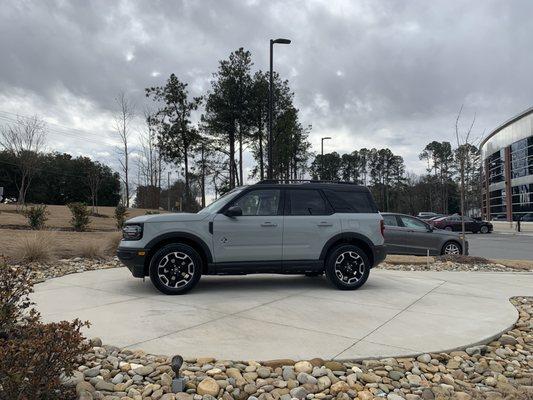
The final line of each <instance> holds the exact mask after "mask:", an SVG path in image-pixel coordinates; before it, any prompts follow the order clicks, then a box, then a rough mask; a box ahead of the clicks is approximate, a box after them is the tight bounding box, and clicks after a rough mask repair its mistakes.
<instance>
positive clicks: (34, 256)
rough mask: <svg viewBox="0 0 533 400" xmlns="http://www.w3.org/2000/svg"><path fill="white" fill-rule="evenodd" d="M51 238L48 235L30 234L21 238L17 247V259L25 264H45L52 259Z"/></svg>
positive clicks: (42, 233) (43, 233)
mask: <svg viewBox="0 0 533 400" xmlns="http://www.w3.org/2000/svg"><path fill="white" fill-rule="evenodd" d="M52 249H53V238H52V235H50V234H49V233H47V232H46V233H45V232H41V233H37V232H35V233H31V234H28V235H25V236H23V237H22V239H21V240H20V241H19V243H18V246H17V254H18V256H17V258H18V259H20V260H21V261H26V262H46V261H50V260H51V259H52V257H53V252H52Z"/></svg>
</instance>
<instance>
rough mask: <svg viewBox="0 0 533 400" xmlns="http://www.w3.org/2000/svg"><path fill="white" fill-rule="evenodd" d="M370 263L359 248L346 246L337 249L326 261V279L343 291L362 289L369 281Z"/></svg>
mask: <svg viewBox="0 0 533 400" xmlns="http://www.w3.org/2000/svg"><path fill="white" fill-rule="evenodd" d="M369 273H370V261H369V260H368V257H367V255H366V254H365V252H364V251H363V250H361V249H360V248H359V247H357V246H354V245H351V244H345V245H340V246H338V247H337V248H335V249H334V250H333V251H332V252H331V253H330V254H329V256H328V258H327V260H326V278H327V279H328V280H329V281H330V282H331V283H332V284H333V285H335V286H336V287H337V288H338V289H341V290H355V289H358V288H360V287H361V286H362V285H363V284H364V283H365V282H366V280H367V279H368V275H369Z"/></svg>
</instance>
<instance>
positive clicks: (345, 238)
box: [320, 232, 375, 263]
mask: <svg viewBox="0 0 533 400" xmlns="http://www.w3.org/2000/svg"><path fill="white" fill-rule="evenodd" d="M351 240H358V241H361V242H363V243H364V244H365V245H366V246H367V247H368V249H369V250H370V254H369V257H371V258H372V259H371V260H370V262H371V263H373V262H374V260H373V259H374V247H375V245H374V243H372V241H371V240H370V239H369V238H367V237H366V236H365V235H362V234H360V233H357V232H342V233H339V234H337V235H335V236H333V237H331V238H330V239H329V240H328V241H327V242H326V244H325V245H324V247H323V248H322V252H321V253H320V260H325V259H326V255H327V254H328V252H329V250H331V248H332V247H333V246H334V244H335V243H337V242H349V241H351Z"/></svg>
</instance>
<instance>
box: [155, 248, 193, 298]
mask: <svg viewBox="0 0 533 400" xmlns="http://www.w3.org/2000/svg"><path fill="white" fill-rule="evenodd" d="M201 274H202V258H201V257H200V255H199V254H198V253H197V252H196V250H194V249H193V248H192V247H190V246H187V245H186V244H181V243H174V244H168V245H166V246H164V247H162V248H161V249H159V250H158V251H157V252H156V253H155V254H154V256H153V257H152V259H151V261H150V280H151V281H152V283H153V285H154V286H155V287H156V288H157V289H158V290H159V291H160V292H162V293H164V294H184V293H187V292H188V291H189V290H191V289H192V288H193V287H194V286H196V284H197V283H198V281H199V280H200V275H201Z"/></svg>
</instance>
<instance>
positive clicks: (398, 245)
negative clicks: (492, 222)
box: [381, 213, 468, 256]
mask: <svg viewBox="0 0 533 400" xmlns="http://www.w3.org/2000/svg"><path fill="white" fill-rule="evenodd" d="M381 215H382V216H383V222H384V223H385V232H384V234H385V245H386V246H387V254H407V255H415V256H417V255H426V254H427V252H428V250H429V254H430V255H442V254H468V241H466V240H465V246H464V247H465V248H464V249H463V241H462V238H461V236H460V235H459V234H457V233H454V232H450V231H445V230H441V229H435V228H433V227H432V226H431V225H429V224H428V223H426V222H425V221H422V220H421V219H419V218H416V217H412V216H410V215H404V214H395V213H381Z"/></svg>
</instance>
